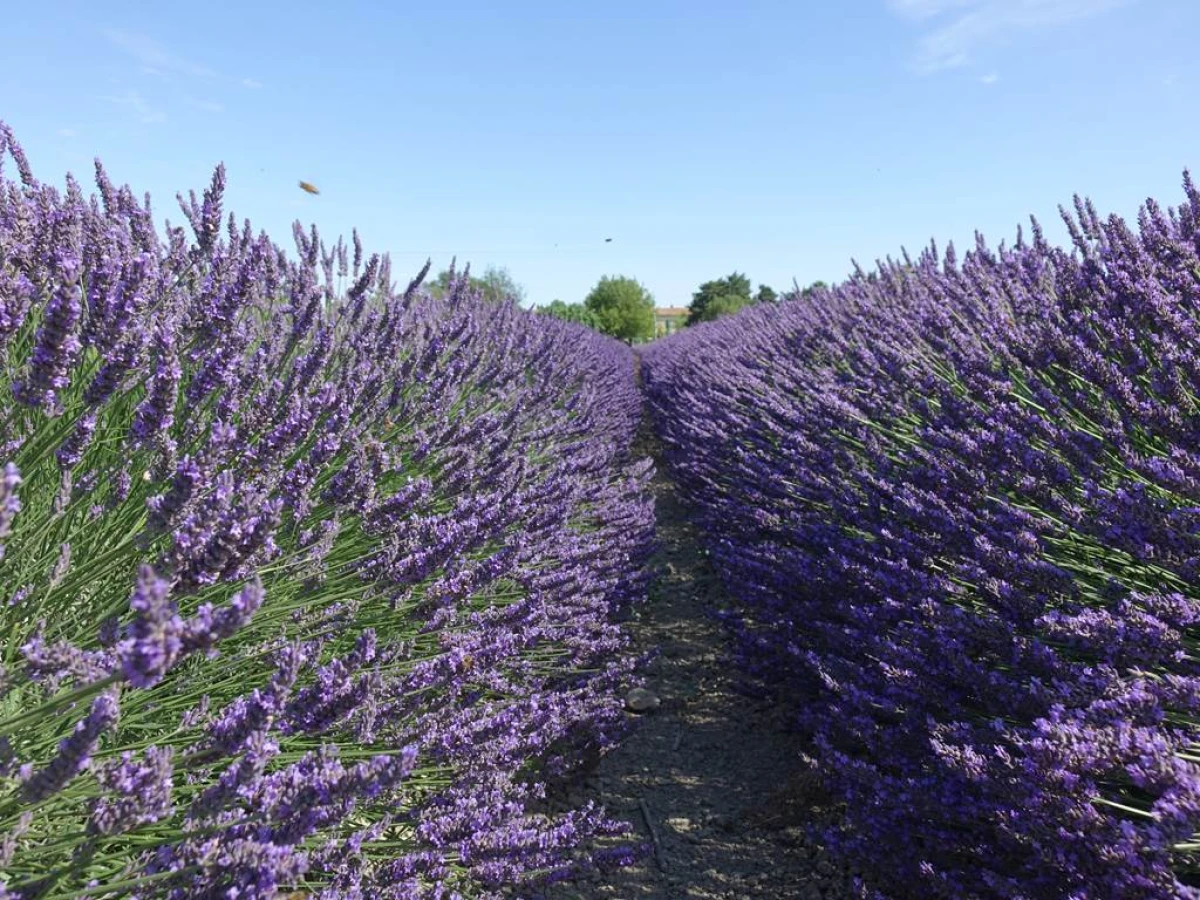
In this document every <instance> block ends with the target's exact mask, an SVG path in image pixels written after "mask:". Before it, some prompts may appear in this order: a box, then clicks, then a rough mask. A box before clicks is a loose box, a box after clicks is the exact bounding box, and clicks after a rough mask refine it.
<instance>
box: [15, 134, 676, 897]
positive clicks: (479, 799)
mask: <svg viewBox="0 0 1200 900" xmlns="http://www.w3.org/2000/svg"><path fill="white" fill-rule="evenodd" d="M7 158H11V159H12V160H13V161H15V163H16V174H17V179H16V180H3V179H2V174H3V173H2V172H0V468H2V469H3V475H2V478H0V548H2V551H0V552H2V553H3V556H2V558H0V637H2V641H0V652H2V653H3V659H2V665H3V668H2V670H0V897H20V898H34V897H37V898H45V900H66V898H74V897H120V896H132V897H139V898H150V897H170V898H183V897H189V898H190V897H213V898H217V897H229V898H232V897H238V898H270V897H277V896H283V895H284V894H287V893H288V892H290V891H301V892H303V893H304V894H305V895H308V896H314V897H318V896H319V897H329V898H333V897H382V898H425V897H429V898H435V897H436V898H450V897H492V896H499V895H500V892H501V891H503V890H505V889H511V888H513V887H519V888H520V889H521V890H522V891H524V892H526V893H528V892H532V891H535V890H536V889H537V886H538V885H539V884H543V883H546V882H548V881H552V880H554V879H556V878H562V877H568V876H570V875H571V874H572V873H573V872H576V871H578V870H580V869H586V868H588V867H591V866H595V865H604V864H608V863H610V862H620V861H621V859H622V857H623V856H624V855H625V854H627V852H628V851H627V850H625V849H624V844H623V841H621V840H618V839H617V837H616V836H618V835H620V834H622V833H623V832H624V826H623V825H621V824H620V823H617V822H614V821H612V820H610V819H609V818H608V816H607V815H605V814H604V812H603V811H602V810H600V809H597V808H593V807H590V806H589V807H585V808H580V809H569V810H566V811H557V807H554V806H553V805H551V804H548V803H547V802H546V798H545V794H546V784H547V780H548V779H551V778H557V777H563V776H566V775H568V774H569V773H570V771H571V769H572V766H574V765H575V764H576V762H577V761H578V760H579V759H580V758H581V757H582V756H584V755H585V754H586V753H588V752H594V751H596V750H597V749H603V748H604V747H606V746H608V745H609V744H610V743H611V742H613V741H614V740H615V739H616V738H617V737H618V736H619V735H620V733H621V731H622V729H623V727H624V722H623V718H622V713H621V707H620V703H619V701H618V697H619V695H620V690H621V689H622V688H623V686H625V685H627V684H628V683H630V679H631V673H632V670H633V666H634V662H635V660H634V659H633V657H632V655H631V652H630V649H629V646H628V644H627V641H626V638H625V636H624V634H623V633H622V630H621V627H620V626H619V624H618V620H619V618H620V616H621V614H622V613H623V611H624V609H625V608H626V607H627V606H628V605H629V604H631V603H634V602H636V601H638V600H639V599H640V598H641V597H643V595H644V591H645V584H646V574H645V565H644V563H645V559H646V554H647V552H648V547H649V546H650V537H651V532H652V515H653V514H652V507H651V505H650V500H649V497H648V494H647V492H646V489H645V488H646V480H647V478H648V474H649V473H648V468H649V466H648V463H647V462H639V461H637V460H635V459H633V458H632V456H631V454H630V443H631V440H632V436H633V432H634V429H635V426H636V422H637V418H638V416H639V413H640V398H639V395H638V393H637V390H636V388H635V386H634V384H633V381H632V357H631V354H630V352H629V350H628V349H627V348H625V347H623V346H622V345H620V344H618V343H617V342H614V341H610V340H607V339H604V338H601V337H599V336H597V335H595V334H594V333H592V332H589V331H587V330H585V329H582V328H581V327H579V326H573V325H570V324H567V323H558V322H549V321H546V320H544V319H541V318H537V317H534V316H532V315H529V314H527V313H525V312H523V311H521V310H519V309H517V308H516V307H515V306H514V305H513V304H511V303H507V304H486V303H483V302H481V301H480V299H479V298H478V297H476V296H473V295H472V293H471V290H470V287H469V280H468V278H467V277H465V273H464V276H462V277H458V278H456V279H455V281H454V283H453V284H452V286H451V289H450V291H449V292H448V294H447V296H446V297H445V298H443V299H441V300H434V299H432V298H431V297H430V296H429V295H428V294H427V293H425V292H424V291H423V290H422V287H421V282H422V279H423V277H424V275H425V271H422V272H421V273H420V274H419V275H418V276H417V278H415V279H414V280H413V281H412V283H411V284H409V285H408V287H407V289H405V290H404V291H402V292H401V291H396V290H395V289H394V288H393V286H392V284H391V281H390V271H389V270H390V266H389V263H388V260H387V258H386V257H380V256H371V257H369V258H364V253H363V250H362V247H361V244H360V242H359V240H358V236H357V234H356V235H355V236H354V240H353V243H352V245H351V246H348V245H347V244H346V243H345V242H343V241H338V242H337V243H336V244H335V245H333V246H332V247H328V246H326V245H325V244H324V243H323V242H322V241H321V240H320V238H319V236H318V235H317V233H316V231H315V229H313V230H312V231H311V232H306V231H304V230H303V229H301V228H300V226H299V225H297V226H296V228H295V233H294V238H295V243H296V257H295V258H289V256H288V255H287V254H286V253H285V252H284V251H283V250H282V249H280V248H279V247H277V246H276V245H275V244H273V243H271V241H270V240H269V239H268V238H267V237H266V236H265V235H263V234H261V233H260V234H258V235H255V234H254V233H253V231H252V230H251V227H250V225H249V223H243V224H242V225H240V226H239V225H238V223H237V222H236V220H235V219H234V218H233V216H229V217H228V219H227V220H226V219H225V218H224V217H223V210H222V194H223V190H224V171H223V169H220V168H218V170H217V172H216V174H215V176H214V178H213V181H212V184H211V185H210V187H209V188H208V189H207V190H206V191H204V192H203V194H202V196H200V197H196V196H195V195H194V194H193V195H191V196H190V197H189V198H187V199H185V198H182V197H181V198H180V202H181V206H182V208H183V211H184V214H185V217H186V219H187V223H188V226H189V227H190V234H191V236H190V237H189V234H188V232H187V231H185V229H183V228H179V227H173V226H171V225H170V224H169V223H168V225H167V228H166V231H165V238H164V237H160V235H159V233H158V232H157V231H156V229H155V227H154V224H153V221H152V218H151V211H150V205H149V198H148V197H147V198H145V199H144V200H139V199H138V198H136V197H135V196H134V194H133V193H132V192H131V191H130V190H129V189H128V188H125V187H122V188H117V187H115V186H114V185H112V184H111V183H110V182H109V180H108V178H107V177H106V175H105V173H104V170H103V168H102V167H101V166H100V164H99V163H97V166H96V183H97V186H98V188H99V196H98V197H90V198H89V197H85V195H84V193H83V190H82V189H81V187H80V186H79V184H78V183H76V182H75V181H74V180H73V179H71V178H70V177H68V180H67V185H66V190H65V191H63V192H59V191H57V190H55V189H54V188H52V187H50V186H48V185H46V184H44V183H42V182H40V181H38V180H37V179H35V178H34V176H33V174H32V172H31V170H30V167H29V165H28V163H27V161H26V160H25V158H24V156H23V155H22V153H21V150H20V148H19V147H18V145H17V144H16V142H15V140H14V139H13V136H12V134H11V132H10V131H9V130H8V129H7V128H6V127H5V126H3V125H2V124H0V162H4V161H5V160H6V159H7ZM427 269H428V266H426V270H427Z"/></svg>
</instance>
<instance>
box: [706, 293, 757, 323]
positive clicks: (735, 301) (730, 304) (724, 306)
mask: <svg viewBox="0 0 1200 900" xmlns="http://www.w3.org/2000/svg"><path fill="white" fill-rule="evenodd" d="M753 305H754V301H753V300H749V299H747V298H745V297H738V296H736V295H734V294H724V295H722V296H720V297H717V298H716V299H715V300H713V301H712V302H711V303H709V304H708V306H706V307H705V308H704V316H703V318H702V319H701V321H703V322H711V321H712V320H713V319H719V318H720V317H721V316H728V315H732V314H733V313H735V312H738V311H739V310H741V309H745V308H746V307H747V306H753Z"/></svg>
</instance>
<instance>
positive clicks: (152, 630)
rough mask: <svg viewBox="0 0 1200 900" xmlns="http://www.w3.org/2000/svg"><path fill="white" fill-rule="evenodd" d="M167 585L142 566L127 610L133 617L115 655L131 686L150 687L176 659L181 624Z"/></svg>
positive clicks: (180, 646) (178, 649) (159, 679)
mask: <svg viewBox="0 0 1200 900" xmlns="http://www.w3.org/2000/svg"><path fill="white" fill-rule="evenodd" d="M169 594H170V585H169V584H168V583H167V582H166V581H165V580H163V579H162V578H159V577H158V576H157V575H156V574H155V573H154V570H153V569H152V568H150V567H149V566H142V567H141V568H140V570H139V571H138V583H137V587H136V588H135V589H134V592H133V597H132V598H131V599H130V601H129V605H130V607H131V608H132V609H133V611H134V612H135V613H136V614H137V617H136V618H135V619H134V621H133V624H132V625H131V626H130V629H129V633H130V636H129V638H128V639H126V640H124V641H122V642H121V644H120V646H119V648H118V653H119V656H120V659H121V670H122V671H123V672H124V674H125V677H126V678H127V679H128V680H129V683H130V684H132V685H133V686H134V687H143V688H144V687H152V686H153V685H155V684H157V683H158V682H159V681H161V680H162V677H163V675H165V674H166V672H167V669H169V668H170V667H171V664H172V663H174V662H175V660H176V658H177V657H178V656H179V651H180V649H181V648H182V646H183V644H182V641H181V640H180V631H181V630H182V627H183V623H182V622H181V620H180V618H179V614H178V613H177V612H176V610H175V604H174V603H172V602H171V601H170V600H169V599H168V597H169Z"/></svg>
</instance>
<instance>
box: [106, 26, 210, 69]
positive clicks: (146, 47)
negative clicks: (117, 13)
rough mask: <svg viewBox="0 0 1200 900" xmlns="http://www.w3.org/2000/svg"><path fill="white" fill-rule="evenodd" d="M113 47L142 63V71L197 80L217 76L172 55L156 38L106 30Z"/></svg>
mask: <svg viewBox="0 0 1200 900" xmlns="http://www.w3.org/2000/svg"><path fill="white" fill-rule="evenodd" d="M101 33H102V34H103V35H104V37H106V38H107V39H108V41H109V43H111V44H112V45H113V46H115V47H117V48H118V49H120V50H123V51H124V52H125V53H126V54H128V55H129V56H131V57H133V59H135V60H136V61H137V62H139V63H141V66H142V71H144V72H145V71H148V72H149V73H150V74H155V75H161V74H162V73H164V72H175V73H177V74H180V75H191V76H193V77H196V78H211V77H212V76H213V75H215V74H216V72H214V71H213V70H212V69H210V68H209V67H208V66H205V65H201V64H200V63H196V62H193V61H191V60H189V59H185V58H184V57H182V56H179V55H177V54H175V53H172V52H171V51H170V50H168V49H167V48H166V47H164V46H163V45H162V44H160V43H159V42H158V41H156V40H154V38H152V37H149V36H148V35H144V34H139V33H137V32H133V31H124V30H122V29H120V28H105V29H103V30H102V32H101Z"/></svg>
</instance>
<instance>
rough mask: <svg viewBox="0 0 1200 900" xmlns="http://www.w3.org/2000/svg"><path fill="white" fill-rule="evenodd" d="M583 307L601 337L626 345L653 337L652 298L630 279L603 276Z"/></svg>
mask: <svg viewBox="0 0 1200 900" xmlns="http://www.w3.org/2000/svg"><path fill="white" fill-rule="evenodd" d="M583 305H584V306H585V307H587V309H588V310H590V311H591V312H592V314H593V315H594V316H595V317H596V321H597V322H598V324H599V326H600V330H601V331H603V332H604V333H605V334H608V335H612V336H613V337H615V338H620V339H621V340H623V341H626V342H627V343H630V344H632V343H633V342H634V341H643V340H649V339H650V338H652V337H654V297H653V296H652V295H651V294H650V292H649V291H647V290H646V289H645V288H644V287H642V285H641V284H639V283H638V282H637V281H636V280H635V279H633V278H625V277H623V276H612V277H610V276H607V275H606V276H604V277H603V278H601V279H600V281H599V282H597V283H596V286H595V287H594V288H592V291H591V293H589V294H588V295H587V299H586V300H584V301H583Z"/></svg>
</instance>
